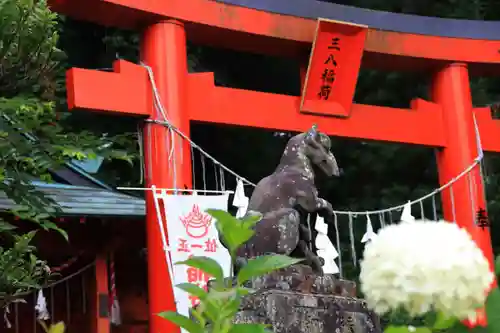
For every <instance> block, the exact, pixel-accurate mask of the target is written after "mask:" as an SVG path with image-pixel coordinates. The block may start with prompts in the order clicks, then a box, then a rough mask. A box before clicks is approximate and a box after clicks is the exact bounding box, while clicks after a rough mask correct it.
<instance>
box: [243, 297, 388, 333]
mask: <svg viewBox="0 0 500 333" xmlns="http://www.w3.org/2000/svg"><path fill="white" fill-rule="evenodd" d="M235 321H236V323H262V324H270V325H271V326H272V328H273V331H274V332H276V333H325V332H328V333H379V332H382V330H381V328H380V322H379V320H378V318H377V317H376V316H375V314H374V313H372V312H371V311H369V310H368V309H366V305H365V303H364V302H363V301H362V300H359V299H356V298H352V297H345V296H335V295H321V294H315V295H314V294H304V293H299V292H296V291H282V290H267V291H264V292H257V293H256V294H252V295H249V296H247V297H246V300H245V302H244V305H243V307H242V308H241V311H240V312H238V314H237V316H236V320H235Z"/></svg>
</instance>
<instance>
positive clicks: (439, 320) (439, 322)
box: [432, 312, 458, 330]
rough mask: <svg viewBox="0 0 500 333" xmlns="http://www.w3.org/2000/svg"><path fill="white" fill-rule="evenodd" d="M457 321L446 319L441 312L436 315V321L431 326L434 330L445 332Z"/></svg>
mask: <svg viewBox="0 0 500 333" xmlns="http://www.w3.org/2000/svg"><path fill="white" fill-rule="evenodd" d="M457 321H458V319H457V318H454V317H446V316H445V315H444V314H443V313H442V312H438V313H437V314H436V320H435V322H434V324H433V325H432V328H433V329H434V330H445V329H448V328H450V327H452V326H454V325H455V324H456V323H457Z"/></svg>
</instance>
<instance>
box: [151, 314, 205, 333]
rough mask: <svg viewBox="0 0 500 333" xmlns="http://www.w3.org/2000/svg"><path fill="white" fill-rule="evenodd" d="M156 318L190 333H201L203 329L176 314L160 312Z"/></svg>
mask: <svg viewBox="0 0 500 333" xmlns="http://www.w3.org/2000/svg"><path fill="white" fill-rule="evenodd" d="M158 316H160V317H162V318H164V319H167V320H168V321H171V322H172V323H174V324H175V325H177V326H179V327H181V328H183V329H185V330H186V331H188V332H190V333H203V327H201V326H200V324H198V323H197V322H195V321H192V320H191V319H189V318H188V317H186V316H183V315H181V314H178V313H176V312H173V311H165V312H160V313H158Z"/></svg>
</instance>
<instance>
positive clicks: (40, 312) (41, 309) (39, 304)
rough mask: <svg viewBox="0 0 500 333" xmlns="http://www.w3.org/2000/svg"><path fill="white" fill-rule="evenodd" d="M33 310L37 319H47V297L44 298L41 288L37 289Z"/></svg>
mask: <svg viewBox="0 0 500 333" xmlns="http://www.w3.org/2000/svg"><path fill="white" fill-rule="evenodd" d="M53 301H54V300H52V302H53ZM35 311H36V313H37V319H38V320H49V319H50V315H49V310H48V309H47V299H46V298H45V295H44V294H43V291H42V290H39V291H38V296H37V299H36V305H35Z"/></svg>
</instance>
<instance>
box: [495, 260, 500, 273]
mask: <svg viewBox="0 0 500 333" xmlns="http://www.w3.org/2000/svg"><path fill="white" fill-rule="evenodd" d="M495 274H496V275H500V256H498V257H496V259H495Z"/></svg>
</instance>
